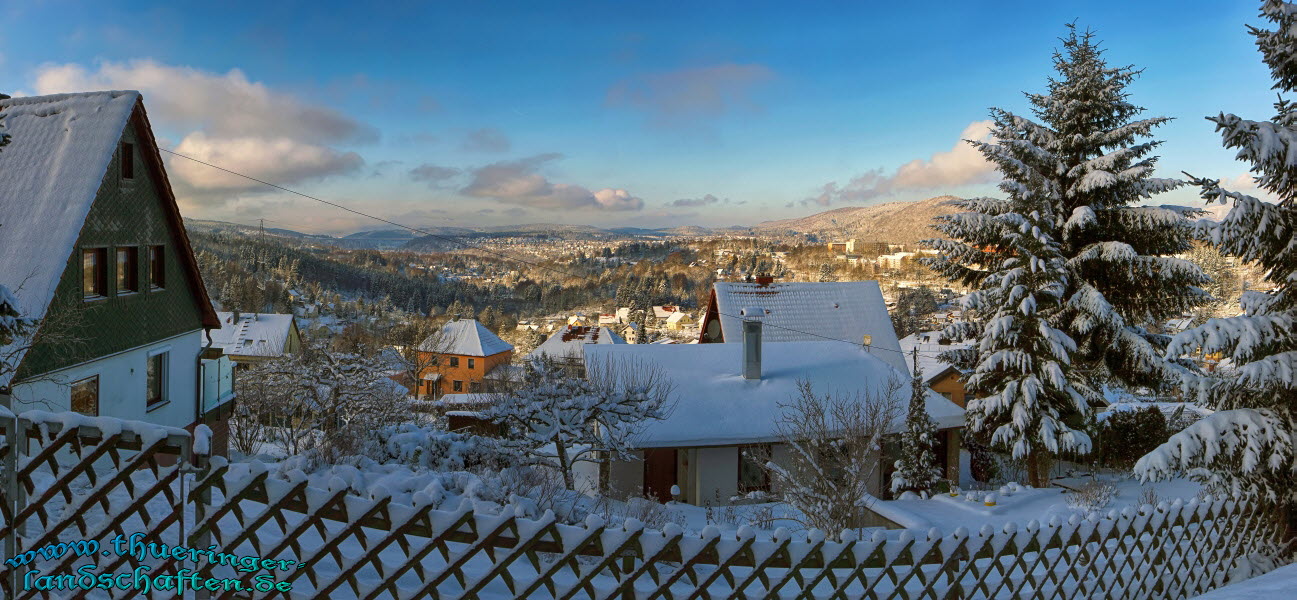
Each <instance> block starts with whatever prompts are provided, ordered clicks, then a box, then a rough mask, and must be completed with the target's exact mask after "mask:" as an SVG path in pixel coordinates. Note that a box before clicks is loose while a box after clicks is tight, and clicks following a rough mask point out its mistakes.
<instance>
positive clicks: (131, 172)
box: [121, 142, 135, 179]
mask: <svg viewBox="0 0 1297 600" xmlns="http://www.w3.org/2000/svg"><path fill="white" fill-rule="evenodd" d="M121 163H122V179H135V144H132V143H130V142H122V160H121Z"/></svg>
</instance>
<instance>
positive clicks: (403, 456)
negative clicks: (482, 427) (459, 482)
mask: <svg viewBox="0 0 1297 600" xmlns="http://www.w3.org/2000/svg"><path fill="white" fill-rule="evenodd" d="M366 454H367V455H368V456H369V457H370V458H373V459H374V460H375V461H377V462H380V463H399V464H404V465H407V466H409V467H410V468H412V469H415V470H420V471H422V470H427V471H473V472H481V471H503V470H504V469H506V468H508V467H511V466H515V465H517V464H518V459H519V456H518V454H517V453H516V452H514V451H513V450H512V449H510V448H507V447H505V446H504V445H502V444H501V443H500V441H499V440H497V439H495V438H490V437H484V436H477V435H466V434H462V433H455V432H449V431H444V430H441V429H437V428H435V427H432V426H428V425H416V424H412V423H403V424H400V425H394V426H390V427H385V428H382V429H380V430H379V431H378V432H377V433H376V434H375V439H374V443H373V444H372V446H371V450H370V451H369V452H367V453H366Z"/></svg>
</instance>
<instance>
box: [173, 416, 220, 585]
mask: <svg viewBox="0 0 1297 600" xmlns="http://www.w3.org/2000/svg"><path fill="white" fill-rule="evenodd" d="M202 427H204V428H206V426H205V425H204V426H202ZM206 433H207V434H208V435H210V433H211V430H208V431H207V432H206ZM194 434H195V437H197V436H198V435H199V432H198V431H197V430H196V429H195V431H194ZM195 441H197V440H195ZM191 450H194V451H192V452H187V454H188V460H187V464H186V466H185V474H186V475H191V476H192V477H193V479H192V480H191V482H190V485H191V487H190V497H189V498H187V499H186V502H189V503H191V504H193V505H194V526H198V525H199V524H202V523H205V522H206V521H207V513H208V510H209V509H210V508H211V505H212V486H210V485H204V486H201V487H200V488H199V489H198V490H197V491H194V489H193V488H194V487H198V486H197V484H198V483H199V482H201V481H204V480H205V479H207V475H208V474H209V473H210V471H211V461H210V460H209V458H210V455H209V453H210V451H211V446H210V440H207V443H206V444H204V445H203V446H202V447H200V448H191ZM201 450H206V452H201ZM182 464H185V463H182ZM183 518H184V517H183V514H182V516H181V519H182V520H181V523H182V524H183V523H184V520H183ZM188 533H189V532H188V530H187V529H186V528H185V527H183V525H182V527H181V531H180V539H181V542H180V543H181V545H183V544H184V543H185V535H186V534H188ZM190 543H191V544H192V545H193V547H195V548H206V547H208V546H210V545H211V543H212V530H211V528H204V529H203V530H202V531H201V532H200V533H199V534H198V535H197V536H196V537H195V538H194V539H193V540H190ZM194 597H195V598H197V599H198V600H207V599H208V598H211V597H212V592H211V591H210V590H208V589H206V588H203V589H198V590H195V591H194Z"/></svg>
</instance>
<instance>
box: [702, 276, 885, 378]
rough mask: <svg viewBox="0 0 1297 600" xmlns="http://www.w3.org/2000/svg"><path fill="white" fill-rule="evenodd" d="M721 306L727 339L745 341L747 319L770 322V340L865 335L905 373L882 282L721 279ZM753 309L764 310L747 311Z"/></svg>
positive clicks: (718, 304) (859, 337)
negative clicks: (771, 281) (773, 281)
mask: <svg viewBox="0 0 1297 600" xmlns="http://www.w3.org/2000/svg"><path fill="white" fill-rule="evenodd" d="M713 291H714V292H715V294H716V308H717V309H718V311H719V313H720V314H719V317H720V322H721V331H722V333H723V334H724V335H725V341H726V342H731V343H733V342H739V341H741V340H740V338H739V336H740V332H741V331H742V327H743V326H742V324H741V321H742V320H743V319H750V318H756V319H760V320H761V321H762V322H763V323H764V324H765V327H763V330H764V331H763V332H762V335H763V336H765V339H766V341H769V342H793V341H812V340H823V339H824V338H831V339H837V340H846V341H849V342H852V343H857V344H859V343H862V342H863V340H864V336H865V335H869V336H870V337H871V340H870V344H871V346H872V348H873V349H874V352H875V354H877V355H878V356H879V357H880V358H882V359H883V360H884V361H886V362H887V364H889V365H891V366H893V367H895V368H897V369H899V370H902V371H905V370H906V367H905V361H904V359H903V357H902V356H901V346H900V344H899V343H898V341H897V339H896V330H895V329H893V328H892V319H891V317H889V316H888V315H887V303H886V302H884V300H883V290H882V288H880V287H879V286H878V282H877V281H842V282H827V283H769V284H760V283H739V282H724V281H720V282H716V284H715V287H714V288H713ZM747 309H760V310H752V311H747V312H751V313H753V314H746V313H745V310H747Z"/></svg>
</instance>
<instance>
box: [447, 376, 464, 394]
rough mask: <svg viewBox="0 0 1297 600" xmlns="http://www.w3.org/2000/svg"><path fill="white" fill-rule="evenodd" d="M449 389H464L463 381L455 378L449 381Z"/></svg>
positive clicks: (457, 390)
mask: <svg viewBox="0 0 1297 600" xmlns="http://www.w3.org/2000/svg"><path fill="white" fill-rule="evenodd" d="M450 389H451V390H452V391H456V392H462V391H464V382H462V381H460V380H458V379H456V380H455V381H452V382H451V386H450Z"/></svg>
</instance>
